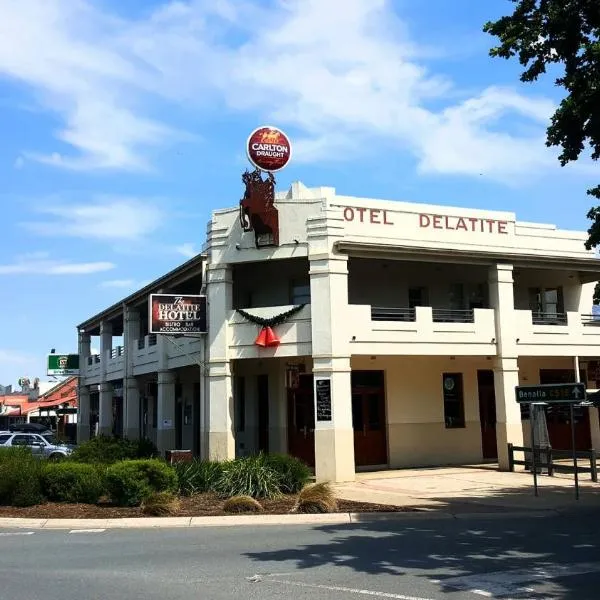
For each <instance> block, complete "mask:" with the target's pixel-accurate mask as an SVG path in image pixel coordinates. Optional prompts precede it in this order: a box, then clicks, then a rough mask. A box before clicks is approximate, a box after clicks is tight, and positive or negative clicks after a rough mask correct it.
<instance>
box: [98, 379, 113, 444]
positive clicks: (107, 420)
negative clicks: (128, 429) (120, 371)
mask: <svg viewBox="0 0 600 600" xmlns="http://www.w3.org/2000/svg"><path fill="white" fill-rule="evenodd" d="M99 409H100V410H99V416H98V434H99V435H108V436H112V429H113V386H112V384H111V383H108V382H107V381H104V382H102V383H101V384H100V404H99Z"/></svg>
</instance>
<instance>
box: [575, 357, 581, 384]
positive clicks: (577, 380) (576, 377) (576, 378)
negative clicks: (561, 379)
mask: <svg viewBox="0 0 600 600" xmlns="http://www.w3.org/2000/svg"><path fill="white" fill-rule="evenodd" d="M573 365H574V367H575V383H581V377H580V374H579V356H574V357H573Z"/></svg>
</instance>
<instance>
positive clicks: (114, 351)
mask: <svg viewBox="0 0 600 600" xmlns="http://www.w3.org/2000/svg"><path fill="white" fill-rule="evenodd" d="M123 354H124V348H123V346H117V347H116V348H113V349H112V352H111V353H110V357H111V358H118V357H119V356H123Z"/></svg>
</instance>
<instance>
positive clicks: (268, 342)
mask: <svg viewBox="0 0 600 600" xmlns="http://www.w3.org/2000/svg"><path fill="white" fill-rule="evenodd" d="M280 342H281V340H280V339H279V338H278V337H277V336H276V335H275V332H274V331H273V330H272V329H271V328H270V327H263V328H262V329H261V330H260V333H259V334H258V337H257V338H256V339H255V340H254V343H255V344H256V345H257V346H262V347H263V348H264V347H265V346H268V347H275V346H279V344H280Z"/></svg>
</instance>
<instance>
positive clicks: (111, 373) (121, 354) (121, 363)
mask: <svg viewBox="0 0 600 600" xmlns="http://www.w3.org/2000/svg"><path fill="white" fill-rule="evenodd" d="M124 367H125V349H124V348H123V346H117V347H116V348H113V349H112V350H107V351H106V379H107V380H108V381H110V380H111V379H120V378H121V377H123V368H124Z"/></svg>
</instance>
